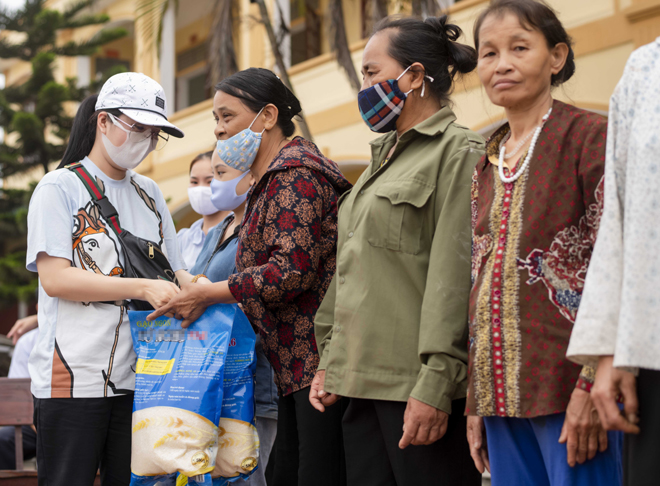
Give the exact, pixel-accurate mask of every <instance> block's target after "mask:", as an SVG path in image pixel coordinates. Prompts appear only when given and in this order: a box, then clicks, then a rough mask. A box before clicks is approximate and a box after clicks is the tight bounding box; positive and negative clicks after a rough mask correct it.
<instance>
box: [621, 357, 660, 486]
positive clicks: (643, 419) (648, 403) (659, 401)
mask: <svg viewBox="0 0 660 486" xmlns="http://www.w3.org/2000/svg"><path fill="white" fill-rule="evenodd" d="M637 398H638V399H639V428H640V433H639V435H633V434H626V435H625V436H624V440H623V484H624V485H625V486H658V484H659V483H660V479H658V462H659V461H660V371H653V370H645V369H641V370H639V376H638V378H637Z"/></svg>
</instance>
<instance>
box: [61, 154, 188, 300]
mask: <svg viewBox="0 0 660 486" xmlns="http://www.w3.org/2000/svg"><path fill="white" fill-rule="evenodd" d="M66 168H67V169H69V170H70V171H71V172H73V173H74V174H76V175H77V176H78V178H79V179H80V180H81V182H82V183H83V185H84V186H85V188H86V189H87V191H88V192H89V195H90V196H91V197H92V201H93V202H94V204H95V205H96V207H97V208H98V210H99V213H100V214H101V216H102V217H103V219H104V220H105V221H106V222H107V223H108V225H110V227H111V228H112V230H113V231H114V232H115V235H117V239H118V240H119V243H120V246H121V248H122V251H123V254H124V266H125V267H126V268H125V271H124V274H123V275H122V277H129V278H148V279H160V280H165V281H167V282H172V283H174V284H176V285H177V286H178V285H179V282H178V280H177V278H176V275H175V274H174V271H173V270H172V266H171V265H170V262H169V261H168V260H167V257H166V256H165V254H164V253H163V250H162V249H161V247H160V245H159V244H158V243H154V242H153V241H149V240H145V239H142V238H138V237H137V236H135V235H134V234H132V233H130V232H129V231H127V230H125V229H122V227H121V225H120V224H119V215H118V214H117V210H116V209H115V207H114V206H113V205H112V203H111V202H110V201H109V200H108V198H107V197H106V196H105V194H104V193H103V191H102V190H101V188H100V187H99V186H98V184H97V183H96V180H95V179H94V177H92V175H91V174H90V173H89V172H87V169H85V167H83V165H82V164H81V163H80V162H78V163H76V164H71V165H67V166H66ZM129 307H130V308H131V309H133V310H151V309H152V307H151V304H149V302H145V301H143V300H135V299H134V300H131V304H130V306H129Z"/></svg>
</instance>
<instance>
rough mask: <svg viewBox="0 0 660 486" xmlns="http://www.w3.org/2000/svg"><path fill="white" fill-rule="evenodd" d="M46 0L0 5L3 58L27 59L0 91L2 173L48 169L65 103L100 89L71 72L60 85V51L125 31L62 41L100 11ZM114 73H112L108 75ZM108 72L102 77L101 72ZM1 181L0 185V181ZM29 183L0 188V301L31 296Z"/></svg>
mask: <svg viewBox="0 0 660 486" xmlns="http://www.w3.org/2000/svg"><path fill="white" fill-rule="evenodd" d="M45 3H46V0H27V1H26V3H25V5H24V6H23V7H22V8H20V9H18V10H16V11H10V10H8V9H7V8H0V31H3V34H4V35H2V36H1V37H0V58H2V59H17V60H20V61H24V62H29V63H30V64H31V75H30V77H29V78H28V79H27V80H26V81H25V82H23V83H21V84H17V85H11V86H7V87H5V88H4V89H2V90H0V127H2V129H3V131H4V133H5V140H4V141H3V143H0V179H4V180H6V179H7V178H11V177H13V178H16V177H20V176H21V175H27V173H28V172H30V171H32V170H34V168H38V167H42V168H43V170H44V172H48V169H49V166H50V165H51V163H53V162H56V161H57V160H59V159H61V158H62V155H63V154H64V150H65V148H66V141H67V140H68V138H69V134H70V131H71V126H72V124H73V117H72V116H71V115H70V112H68V111H67V110H66V108H65V103H67V102H77V101H81V100H82V99H83V98H84V97H85V96H87V95H88V94H90V93H91V92H95V91H96V90H98V88H99V87H100V85H101V84H102V81H103V80H98V81H95V82H94V83H92V84H91V85H90V86H85V87H78V86H77V80H76V79H75V78H68V79H66V81H65V82H64V83H58V82H57V80H56V79H55V75H54V73H53V70H54V68H55V63H56V60H57V57H58V56H89V55H93V54H95V53H96V52H97V51H98V49H99V47H100V46H102V45H104V44H106V43H108V42H111V41H114V40H116V39H119V38H120V37H123V36H125V35H126V31H125V30H124V29H121V28H114V29H105V30H100V31H99V32H98V33H97V34H96V35H94V36H92V37H91V38H89V39H86V40H84V41H82V42H75V41H68V42H64V43H63V42H59V41H58V39H59V33H60V31H62V30H65V29H67V30H68V29H77V28H80V27H86V26H90V25H101V24H104V23H106V22H107V21H108V20H109V18H108V16H107V15H105V14H94V13H89V11H90V8H89V7H91V6H92V4H93V0H83V1H79V2H77V3H73V4H71V5H70V6H69V7H68V8H67V9H66V10H64V11H58V10H52V9H47V8H45V7H44V4H45ZM106 74H113V73H106ZM105 77H107V76H104V78H105ZM0 187H2V186H0ZM33 190H34V185H32V186H31V187H30V189H27V190H20V189H2V188H0V307H4V306H5V305H8V304H11V303H13V302H15V301H16V299H21V300H28V299H29V298H30V297H31V296H32V295H34V288H35V287H36V278H35V277H34V274H32V273H30V272H28V271H27V270H25V250H26V236H27V210H28V204H29V201H30V196H31V194H32V191H33Z"/></svg>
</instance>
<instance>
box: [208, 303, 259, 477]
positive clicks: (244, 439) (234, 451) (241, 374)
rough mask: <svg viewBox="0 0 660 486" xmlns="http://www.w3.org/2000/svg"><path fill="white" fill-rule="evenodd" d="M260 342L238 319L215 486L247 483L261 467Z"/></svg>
mask: <svg viewBox="0 0 660 486" xmlns="http://www.w3.org/2000/svg"><path fill="white" fill-rule="evenodd" d="M240 313H241V314H242V311H241V312H240ZM256 341H257V337H256V335H255V334H254V331H253V330H252V326H251V325H250V322H249V321H248V319H247V317H246V316H245V314H243V316H242V318H241V319H239V318H238V316H237V317H236V319H235V320H234V328H233V329H232V333H231V341H230V343H229V351H228V352H227V360H226V362H225V377H224V381H223V394H222V402H221V403H222V407H221V409H220V413H219V418H218V421H217V422H216V423H217V424H218V455H217V457H216V461H215V469H214V470H213V471H211V477H212V478H213V485H214V486H220V485H224V484H227V483H230V482H234V481H236V480H237V479H239V478H244V479H245V478H247V477H249V476H250V475H251V474H252V473H253V472H254V471H255V470H256V469H257V467H258V462H259V435H258V434H257V427H256V423H255V416H254V412H255V397H254V387H255V376H256V372H257V354H256V352H255V344H256Z"/></svg>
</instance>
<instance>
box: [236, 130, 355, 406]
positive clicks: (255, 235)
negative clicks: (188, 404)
mask: <svg viewBox="0 0 660 486" xmlns="http://www.w3.org/2000/svg"><path fill="white" fill-rule="evenodd" d="M350 187H351V184H350V183H349V182H348V181H347V180H346V179H345V178H344V176H343V175H342V174H341V172H340V170H339V168H338V167H337V165H336V164H335V163H334V162H332V161H331V160H329V159H327V158H325V157H324V156H323V155H322V154H321V152H320V151H319V149H318V148H317V147H316V146H315V145H314V144H313V143H311V142H308V141H307V140H305V139H303V138H301V137H296V138H294V139H293V140H292V141H291V142H290V143H289V144H287V145H286V146H285V147H284V148H283V149H282V150H281V151H280V153H279V154H278V156H277V157H276V158H275V159H274V160H273V161H272V162H271V164H270V167H269V168H268V171H267V172H266V174H264V176H263V177H262V178H261V180H260V181H259V183H258V184H257V185H256V186H255V187H254V189H253V190H252V193H251V195H250V199H249V202H248V206H247V208H246V211H245V217H244V219H243V224H242V227H241V231H240V234H239V243H238V250H237V252H236V267H237V271H238V273H236V274H234V275H232V276H231V277H230V278H229V289H230V291H231V293H232V294H233V296H234V298H235V299H236V300H237V301H239V302H240V303H241V304H242V305H243V310H244V311H245V313H246V315H247V316H248V318H249V319H250V322H251V323H252V324H253V325H254V326H256V327H257V328H258V329H259V331H260V333H261V335H262V337H263V344H264V350H265V352H266V356H267V357H268V360H269V361H270V363H271V364H272V366H273V369H274V370H275V381H276V383H277V387H278V390H279V393H280V394H281V395H282V396H284V395H288V394H290V393H293V392H295V391H298V390H301V389H303V388H305V387H307V386H309V385H310V384H311V382H312V379H313V378H314V374H315V373H316V369H317V367H318V363H319V354H318V350H317V348H316V338H315V335H314V316H315V315H316V311H317V309H318V307H319V306H320V305H321V301H322V300H323V297H324V296H325V292H326V290H327V289H328V286H329V285H330V281H331V280H332V277H333V275H334V274H335V266H336V252H337V200H338V198H339V196H340V195H341V194H342V193H344V192H345V191H347V190H348V189H350Z"/></svg>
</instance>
